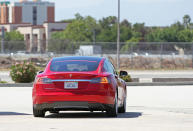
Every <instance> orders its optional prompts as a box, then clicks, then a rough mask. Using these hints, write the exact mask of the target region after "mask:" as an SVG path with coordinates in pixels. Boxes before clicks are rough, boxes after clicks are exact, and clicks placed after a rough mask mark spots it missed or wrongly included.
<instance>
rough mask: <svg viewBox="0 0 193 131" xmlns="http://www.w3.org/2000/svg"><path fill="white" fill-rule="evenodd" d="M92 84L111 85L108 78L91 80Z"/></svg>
mask: <svg viewBox="0 0 193 131" xmlns="http://www.w3.org/2000/svg"><path fill="white" fill-rule="evenodd" d="M91 83H103V84H107V83H110V82H109V80H108V78H107V77H98V78H94V79H92V80H91Z"/></svg>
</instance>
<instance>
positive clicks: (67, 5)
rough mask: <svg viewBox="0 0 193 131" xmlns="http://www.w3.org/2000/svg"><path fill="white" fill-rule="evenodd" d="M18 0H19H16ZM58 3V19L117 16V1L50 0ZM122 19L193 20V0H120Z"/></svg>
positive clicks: (148, 21) (156, 23) (161, 23)
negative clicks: (79, 15)
mask: <svg viewBox="0 0 193 131" xmlns="http://www.w3.org/2000/svg"><path fill="white" fill-rule="evenodd" d="M13 1H16V0H13ZM47 1H51V2H55V4H56V20H61V19H69V18H73V17H74V14H75V13H80V14H81V15H83V16H86V15H91V16H93V17H94V18H96V19H100V18H102V17H106V16H110V15H113V16H115V15H117V1H118V0H47ZM120 1H121V19H127V20H128V21H130V22H132V23H135V22H145V23H146V25H148V26H167V25H170V24H172V23H174V22H176V21H182V17H183V16H184V15H185V14H189V15H190V16H191V18H192V19H193V0H120Z"/></svg>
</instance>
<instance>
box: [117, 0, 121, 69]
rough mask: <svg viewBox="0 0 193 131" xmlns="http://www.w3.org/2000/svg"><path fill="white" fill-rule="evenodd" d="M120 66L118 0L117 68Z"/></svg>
mask: <svg viewBox="0 0 193 131" xmlns="http://www.w3.org/2000/svg"><path fill="white" fill-rule="evenodd" d="M119 68H120V0H118V20H117V69H118V70H119Z"/></svg>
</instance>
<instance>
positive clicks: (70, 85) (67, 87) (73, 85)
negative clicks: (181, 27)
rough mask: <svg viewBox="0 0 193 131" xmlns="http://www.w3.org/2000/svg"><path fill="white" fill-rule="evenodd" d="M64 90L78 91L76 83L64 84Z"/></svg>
mask: <svg viewBox="0 0 193 131" xmlns="http://www.w3.org/2000/svg"><path fill="white" fill-rule="evenodd" d="M64 89H78V82H64Z"/></svg>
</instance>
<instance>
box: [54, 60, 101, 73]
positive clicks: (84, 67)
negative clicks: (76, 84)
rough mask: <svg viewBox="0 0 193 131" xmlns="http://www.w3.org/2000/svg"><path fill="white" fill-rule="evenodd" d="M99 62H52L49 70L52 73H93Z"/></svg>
mask: <svg viewBox="0 0 193 131" xmlns="http://www.w3.org/2000/svg"><path fill="white" fill-rule="evenodd" d="M99 62H100V61H88V60H63V61H59V60H53V61H52V62H51V66H50V70H51V71H54V72H88V71H95V70H97V67H98V65H99Z"/></svg>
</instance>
